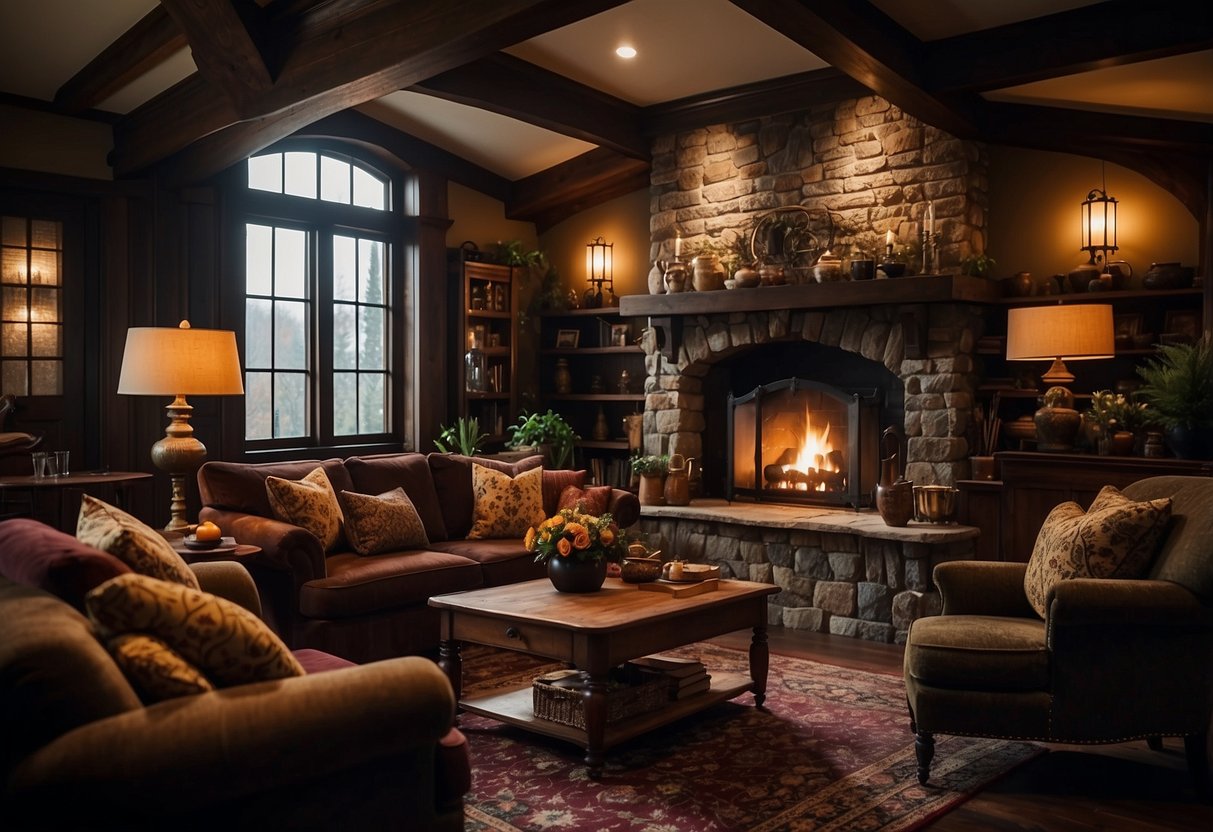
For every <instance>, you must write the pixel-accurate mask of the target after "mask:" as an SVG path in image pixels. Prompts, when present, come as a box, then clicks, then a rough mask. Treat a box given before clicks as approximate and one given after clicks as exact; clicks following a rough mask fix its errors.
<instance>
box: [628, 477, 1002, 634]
mask: <svg viewBox="0 0 1213 832" xmlns="http://www.w3.org/2000/svg"><path fill="white" fill-rule="evenodd" d="M639 529H640V531H641V533H643V534H647V535H656V536H658V537H659V538H660V544H659V545H661V546H662V547H663V551H665V552H667V553H671V554H677V555H678V556H679V557H681V558H683V559H684V560H689V561H693V562H696V563H710V564H713V565H717V566H719V567H720V570H721V575H722V576H723V577H735V578H743V579H746V580H751V581H760V582H763V583H773V584H776V585H778V586H779V587H780V588H781V590H782V591H781V592H780V593H779V594H778V595H774V596H772V597H771V598H770V602H769V605H768V607H767V610H768V623H770V624H772V625H782V626H784V627H789V628H792V629H798V630H811V631H815V632H824V633H832V634H835V635H842V636H850V637H853V638H864V639H868V640H871V641H882V642H897V643H904V641H905V636H906V631H907V630H908V629H909V626H910V622H912V621H914V620H915V619H916V618H920V617H922V616H924V615H935V614H938V612H939V609H940V599H939V593H938V591H937V590H936V589H935V586H934V584H933V583H932V581H931V573H932V570H933V569H934V568H935V565H936V564H938V563H942V562H944V561H949V560H962V559H967V558H972V557H973V556H974V546H975V542H976V539H977V536H978V533H979V532H978V530H977V529H976V528H973V527H971V526H958V525H929V524H920V523H911V524H910V525H909V526H907V527H905V528H893V527H890V526H886V525H885V523H884V521H882V520H881V519H880V516H879V515H878V514H876V513H875V512H872V511H841V510H838V509H829V508H806V507H796V508H792V507H788V506H776V505H765V504H764V505H755V504H752V503H731V504H730V503H728V502H726V501H724V500H696V501H695V502H694V503H693V504H692V505H690V506H681V507H674V506H645V507H644V508H643V509H642V510H641V519H640V525H639Z"/></svg>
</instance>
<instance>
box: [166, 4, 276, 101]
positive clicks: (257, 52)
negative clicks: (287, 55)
mask: <svg viewBox="0 0 1213 832" xmlns="http://www.w3.org/2000/svg"><path fill="white" fill-rule="evenodd" d="M160 5H161V7H163V8H164V9H165V10H167V11H168V13H169V14H170V15H172V17H173V20H175V21H177V25H178V26H180V27H181V29H182V31H184V32H185V38H186V40H188V41H189V44H190V51H191V52H193V54H194V63H195V64H196V65H197V67H198V72H199V73H200V74H201V75H202V77H203V78H205V79H206V80H207V81H208V82H209V83H210V84H211V85H212V86H213V87H214V88H215V89H218V90H222V91H223V93H224V94H225V95H227V97H228V99H229V100H230V101H231V102H232V103H233V104H234V105H235V108H236V111H237V112H238V113H240V114H241V116H242V117H245V118H247V117H249V116H254V115H261V114H263V113H264V110H263V109H262V108H261V107H260V106H259V104H260V101H261V98H262V96H264V94H265V93H266V92H267V91H268V90H269V89H270V87H271V86H273V83H274V80H273V78H272V76H271V71H270V66H269V64H268V62H267V60H266V56H265V54H264V51H263V48H262V44H263V43H264V42H265V34H264V22H263V21H264V13H263V12H262V10H261V7H260V6H258V5H256V4H255V3H253V2H252V0H160Z"/></svg>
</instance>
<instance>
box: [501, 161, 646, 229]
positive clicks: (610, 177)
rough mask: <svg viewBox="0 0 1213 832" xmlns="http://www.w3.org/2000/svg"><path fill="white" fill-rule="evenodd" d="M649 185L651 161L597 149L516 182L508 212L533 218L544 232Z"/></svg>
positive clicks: (507, 204)
mask: <svg viewBox="0 0 1213 832" xmlns="http://www.w3.org/2000/svg"><path fill="white" fill-rule="evenodd" d="M648 184H649V163H648V162H645V161H641V160H639V159H632V158H629V157H627V156H622V155H620V154H618V153H615V152H614V151H611V150H607V149H606V148H602V147H600V148H595V149H594V150H591V151H588V152H586V153H583V154H581V155H580V156H576V157H574V158H572V159H569V160H568V161H567V162H562V163H561V164H559V165H554V166H553V167H550V168H548V169H547V170H542V171H540V172H539V173H536V174H533V175H531V176H528V177H526V178H525V179H519V180H518V181H516V182H515V183H514V184H513V187H512V188H511V195H510V198H509V199H507V200H506V203H505V215H506V216H507V217H509V218H511V219H524V220H530V221H532V222H534V223H535V225H536V226H537V227H538V228H539V230H540V231H544V230H546V229H547V228H550V227H551V226H553V225H555V224H556V223H557V222H560V221H561V220H563V219H565V218H566V217H568V216H571V215H572V214H576V213H577V212H579V211H584V210H585V209H587V208H590V207H592V206H594V205H598V204H600V203H602V202H605V201H606V200H608V199H614V198H615V197H617V196H622V195H623V194H627V193H631V192H632V191H635V190H637V189H639V188H645V187H648Z"/></svg>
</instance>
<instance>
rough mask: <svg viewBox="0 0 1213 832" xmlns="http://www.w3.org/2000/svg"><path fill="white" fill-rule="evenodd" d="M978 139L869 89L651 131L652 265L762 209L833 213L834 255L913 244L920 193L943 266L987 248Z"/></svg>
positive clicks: (734, 229)
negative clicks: (732, 119)
mask: <svg viewBox="0 0 1213 832" xmlns="http://www.w3.org/2000/svg"><path fill="white" fill-rule="evenodd" d="M987 191H988V174H987V156H986V150H985V146H984V145H982V144H979V143H976V142H970V141H963V140H960V139H957V138H955V137H953V136H951V135H950V134H948V133H945V132H943V131H942V130H938V129H936V128H934V127H930V126H928V125H925V124H923V123H922V122H920V121H918V120H917V119H914V118H912V117H910V116H907V115H906V114H905V113H903V112H902V111H901V110H900V109H899V108H897V107H894V106H893V105H891V104H889V102H887V101H885V100H884V99H883V98H879V97H877V96H869V97H866V98H859V99H854V100H849V101H844V102H841V103H838V104H831V105H822V106H819V107H815V108H813V109H810V110H806V111H802V112H797V113H788V114H784V115H778V116H768V117H764V118H759V119H754V120H751V121H744V122H737V123H733V124H718V125H713V126H710V127H705V128H701V129H697V130H690V131H687V132H684V133H676V134H667V135H662V136H658V137H657V138H656V139H655V140H654V142H653V163H652V174H651V177H650V188H649V194H650V202H651V207H650V217H651V219H650V232H651V246H650V249H651V250H650V258H649V260H650V262H654V263H655V262H656V261H657V260H658V259H662V258H669V257H671V256H673V254H674V245H673V240H674V237H675V234H676V233H681V235H682V237H683V242H684V245H685V246H686V248H684V249H683V254H685V253H686V252H687V251H691V250H693V249H694V246H695V244H696V243H698V242H700V241H702V240H704V239H714V240H717V241H722V242H729V241H730V240H732V239H734V238H735V237H736V236H740V235H745V234H747V233H748V229H749V227H750V225H751V223H752V222H753V221H754V219H755V218H756V217H757V216H759V215H761V214H762V213H763V212H765V211H768V210H770V209H772V208H778V207H784V206H788V205H803V206H805V207H808V208H823V209H827V210H829V211H830V212H831V214H832V215H833V216H834V218H835V222H836V223H837V230H836V240H835V243H836V245H835V252H834V253H835V254H838V255H839V256H841V257H843V258H844V260H845V259H846V258H848V257H850V256H851V255H852V254H853V253H854V251H855V250H856V249H857V248H862V249H864V250H866V251H869V252H870V251H872V250H873V248H874V247H875V248H876V249H877V250H878V251H879V252H880V253H883V251H884V239H885V232H886V231H889V230H892V231H893V233H894V235H896V238H897V240H898V246H899V247H901V246H905V245H906V244H913V242H914V241H916V240H917V239H918V234H919V232H920V231H921V228H922V225H921V223H922V219H923V216H924V213H925V211H926V206H927V203H928V201H929V202H932V203H934V206H935V218H936V230H937V231H938V232H939V233H940V241H939V242H940V257H939V265H940V270H941V271H946V270H952V271H955V270H956V269H957V267H958V266H959V264H960V262H961V261H962V260H963V259H964V258H965V257H967V256H968V255H970V254H979V253H982V252H983V251H984V250H985V239H986V210H987V206H988V198H987Z"/></svg>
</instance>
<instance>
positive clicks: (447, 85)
mask: <svg viewBox="0 0 1213 832" xmlns="http://www.w3.org/2000/svg"><path fill="white" fill-rule="evenodd" d="M411 89H412V90H414V91H416V92H422V93H425V94H427V95H432V96H435V97H437V98H442V99H444V100H447V101H454V102H456V103H459V104H466V105H468V106H471V107H478V108H479V109H482V110H488V111H489V112H493V113H498V114H500V115H503V116H509V117H510V118H514V119H518V120H519V121H524V122H526V123H528V124H534V125H536V126H538V127H543V128H545V129H547V130H551V131H553V132H555V133H560V134H561V135H564V136H572V137H573V138H575V139H581V140H582V141H586V142H590V143H591V144H596V145H599V146H600V147H606V148H610V149H611V150H613V151H615V152H616V153H621V154H623V155H624V156H630V157H632V158H633V159H648V158H649V140H648V138H647V137H646V136H645V135H644V134H643V133H642V132H641V130H640V112H641V111H640V108H639V107H637V106H636V105H634V104H630V103H628V102H626V101H623V100H622V99H619V98H615V97H614V96H612V95H608V94H606V93H604V92H599V91H598V90H596V89H594V88H592V87H588V86H586V85H585V84H581V83H578V82H576V81H573V80H570V79H568V78H565V77H564V76H562V75H557V74H556V73H554V72H550V71H548V70H546V69H543V68H542V67H538V66H535V65H534V64H532V63H528V62H527V61H524V60H521V59H519V58H515V57H513V56H512V55H508V54H506V53H504V52H500V53H498V54H496V55H491V56H489V57H487V58H482V59H480V60H478V61H473V62H472V63H469V64H464V65H463V66H460V67H456V68H455V69H451V70H447V71H446V72H443V73H441V74H439V75H435V76H433V77H431V78H427V79H425V80H424V81H422V82H420V83H419V84H415V85H413V87H412V88H411Z"/></svg>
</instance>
